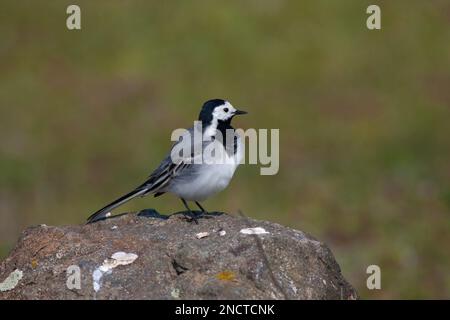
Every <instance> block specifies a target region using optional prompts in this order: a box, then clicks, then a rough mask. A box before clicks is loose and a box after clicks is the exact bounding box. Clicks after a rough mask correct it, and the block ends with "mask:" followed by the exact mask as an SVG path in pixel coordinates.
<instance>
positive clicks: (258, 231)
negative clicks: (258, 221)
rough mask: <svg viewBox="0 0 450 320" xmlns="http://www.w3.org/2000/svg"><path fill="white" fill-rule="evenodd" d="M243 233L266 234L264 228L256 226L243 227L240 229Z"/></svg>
mask: <svg viewBox="0 0 450 320" xmlns="http://www.w3.org/2000/svg"><path fill="white" fill-rule="evenodd" d="M241 233H243V234H268V233H269V232H267V231H266V230H265V229H264V228H261V227H256V228H245V229H242V230H241Z"/></svg>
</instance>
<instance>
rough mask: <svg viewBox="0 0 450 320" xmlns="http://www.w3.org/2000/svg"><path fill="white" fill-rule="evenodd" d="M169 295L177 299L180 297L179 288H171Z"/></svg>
mask: <svg viewBox="0 0 450 320" xmlns="http://www.w3.org/2000/svg"><path fill="white" fill-rule="evenodd" d="M170 295H171V296H172V298H174V299H179V298H180V289H177V288H174V289H172V291H171V292H170Z"/></svg>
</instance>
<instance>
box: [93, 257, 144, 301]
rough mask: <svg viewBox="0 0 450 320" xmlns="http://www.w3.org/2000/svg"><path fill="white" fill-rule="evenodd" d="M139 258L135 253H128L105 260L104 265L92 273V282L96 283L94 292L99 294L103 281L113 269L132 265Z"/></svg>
mask: <svg viewBox="0 0 450 320" xmlns="http://www.w3.org/2000/svg"><path fill="white" fill-rule="evenodd" d="M137 258H138V255H137V254H134V253H126V252H122V251H119V252H116V253H114V254H113V255H112V256H111V259H105V261H103V264H102V265H101V266H99V267H98V268H97V269H95V270H94V272H93V273H92V280H93V281H94V283H93V286H94V291H95V292H97V291H98V290H100V288H101V286H102V284H101V280H102V277H103V276H104V275H105V274H110V273H111V272H112V269H114V268H115V267H117V266H125V265H127V264H131V263H133V262H134V260H136V259H137Z"/></svg>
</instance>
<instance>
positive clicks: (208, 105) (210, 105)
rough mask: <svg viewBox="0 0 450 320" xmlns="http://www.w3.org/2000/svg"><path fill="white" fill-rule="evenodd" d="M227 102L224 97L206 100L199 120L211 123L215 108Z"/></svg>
mask: <svg viewBox="0 0 450 320" xmlns="http://www.w3.org/2000/svg"><path fill="white" fill-rule="evenodd" d="M224 103H225V100H223V99H211V100H208V101H206V102H205V103H204V104H203V107H202V110H201V111H200V114H199V116H198V120H200V121H202V122H204V123H209V122H211V120H212V113H213V111H214V109H215V108H216V107H218V106H221V105H223V104H224Z"/></svg>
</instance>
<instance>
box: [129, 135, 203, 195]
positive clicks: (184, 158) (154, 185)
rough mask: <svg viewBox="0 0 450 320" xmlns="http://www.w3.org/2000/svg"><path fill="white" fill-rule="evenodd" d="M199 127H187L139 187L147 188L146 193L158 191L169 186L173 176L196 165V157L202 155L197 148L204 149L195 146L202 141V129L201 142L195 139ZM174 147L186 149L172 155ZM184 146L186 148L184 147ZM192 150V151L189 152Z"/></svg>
mask: <svg viewBox="0 0 450 320" xmlns="http://www.w3.org/2000/svg"><path fill="white" fill-rule="evenodd" d="M195 130H198V128H195V127H192V128H190V129H187V130H186V131H185V133H184V134H183V135H181V136H180V137H179V139H178V141H177V142H175V143H174V144H173V145H172V148H171V151H170V152H169V154H168V155H167V156H166V157H165V158H164V160H163V161H162V162H161V164H160V165H159V166H158V168H156V169H155V170H154V171H153V172H152V173H151V174H150V176H149V177H148V179H147V180H146V181H145V182H144V183H143V184H142V185H141V186H139V187H138V188H145V189H147V191H146V192H145V194H143V195H146V194H149V193H156V192H158V191H160V190H163V189H164V188H165V187H167V186H168V185H169V184H170V182H171V181H172V180H173V178H175V177H178V176H180V175H182V174H183V172H186V171H192V170H188V168H193V167H196V166H197V165H195V164H194V159H195V158H196V157H199V156H200V157H201V156H202V154H201V153H200V154H198V152H197V150H200V152H201V150H202V148H195V143H202V145H203V142H202V141H201V137H202V136H201V134H202V133H201V131H200V132H197V134H198V133H200V142H197V141H195V140H194V131H195ZM200 130H201V129H200ZM174 148H178V150H185V151H186V152H183V153H182V154H181V155H180V154H177V157H172V151H173V150H174ZM183 148H184V149H183ZM189 150H190V152H189Z"/></svg>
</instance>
